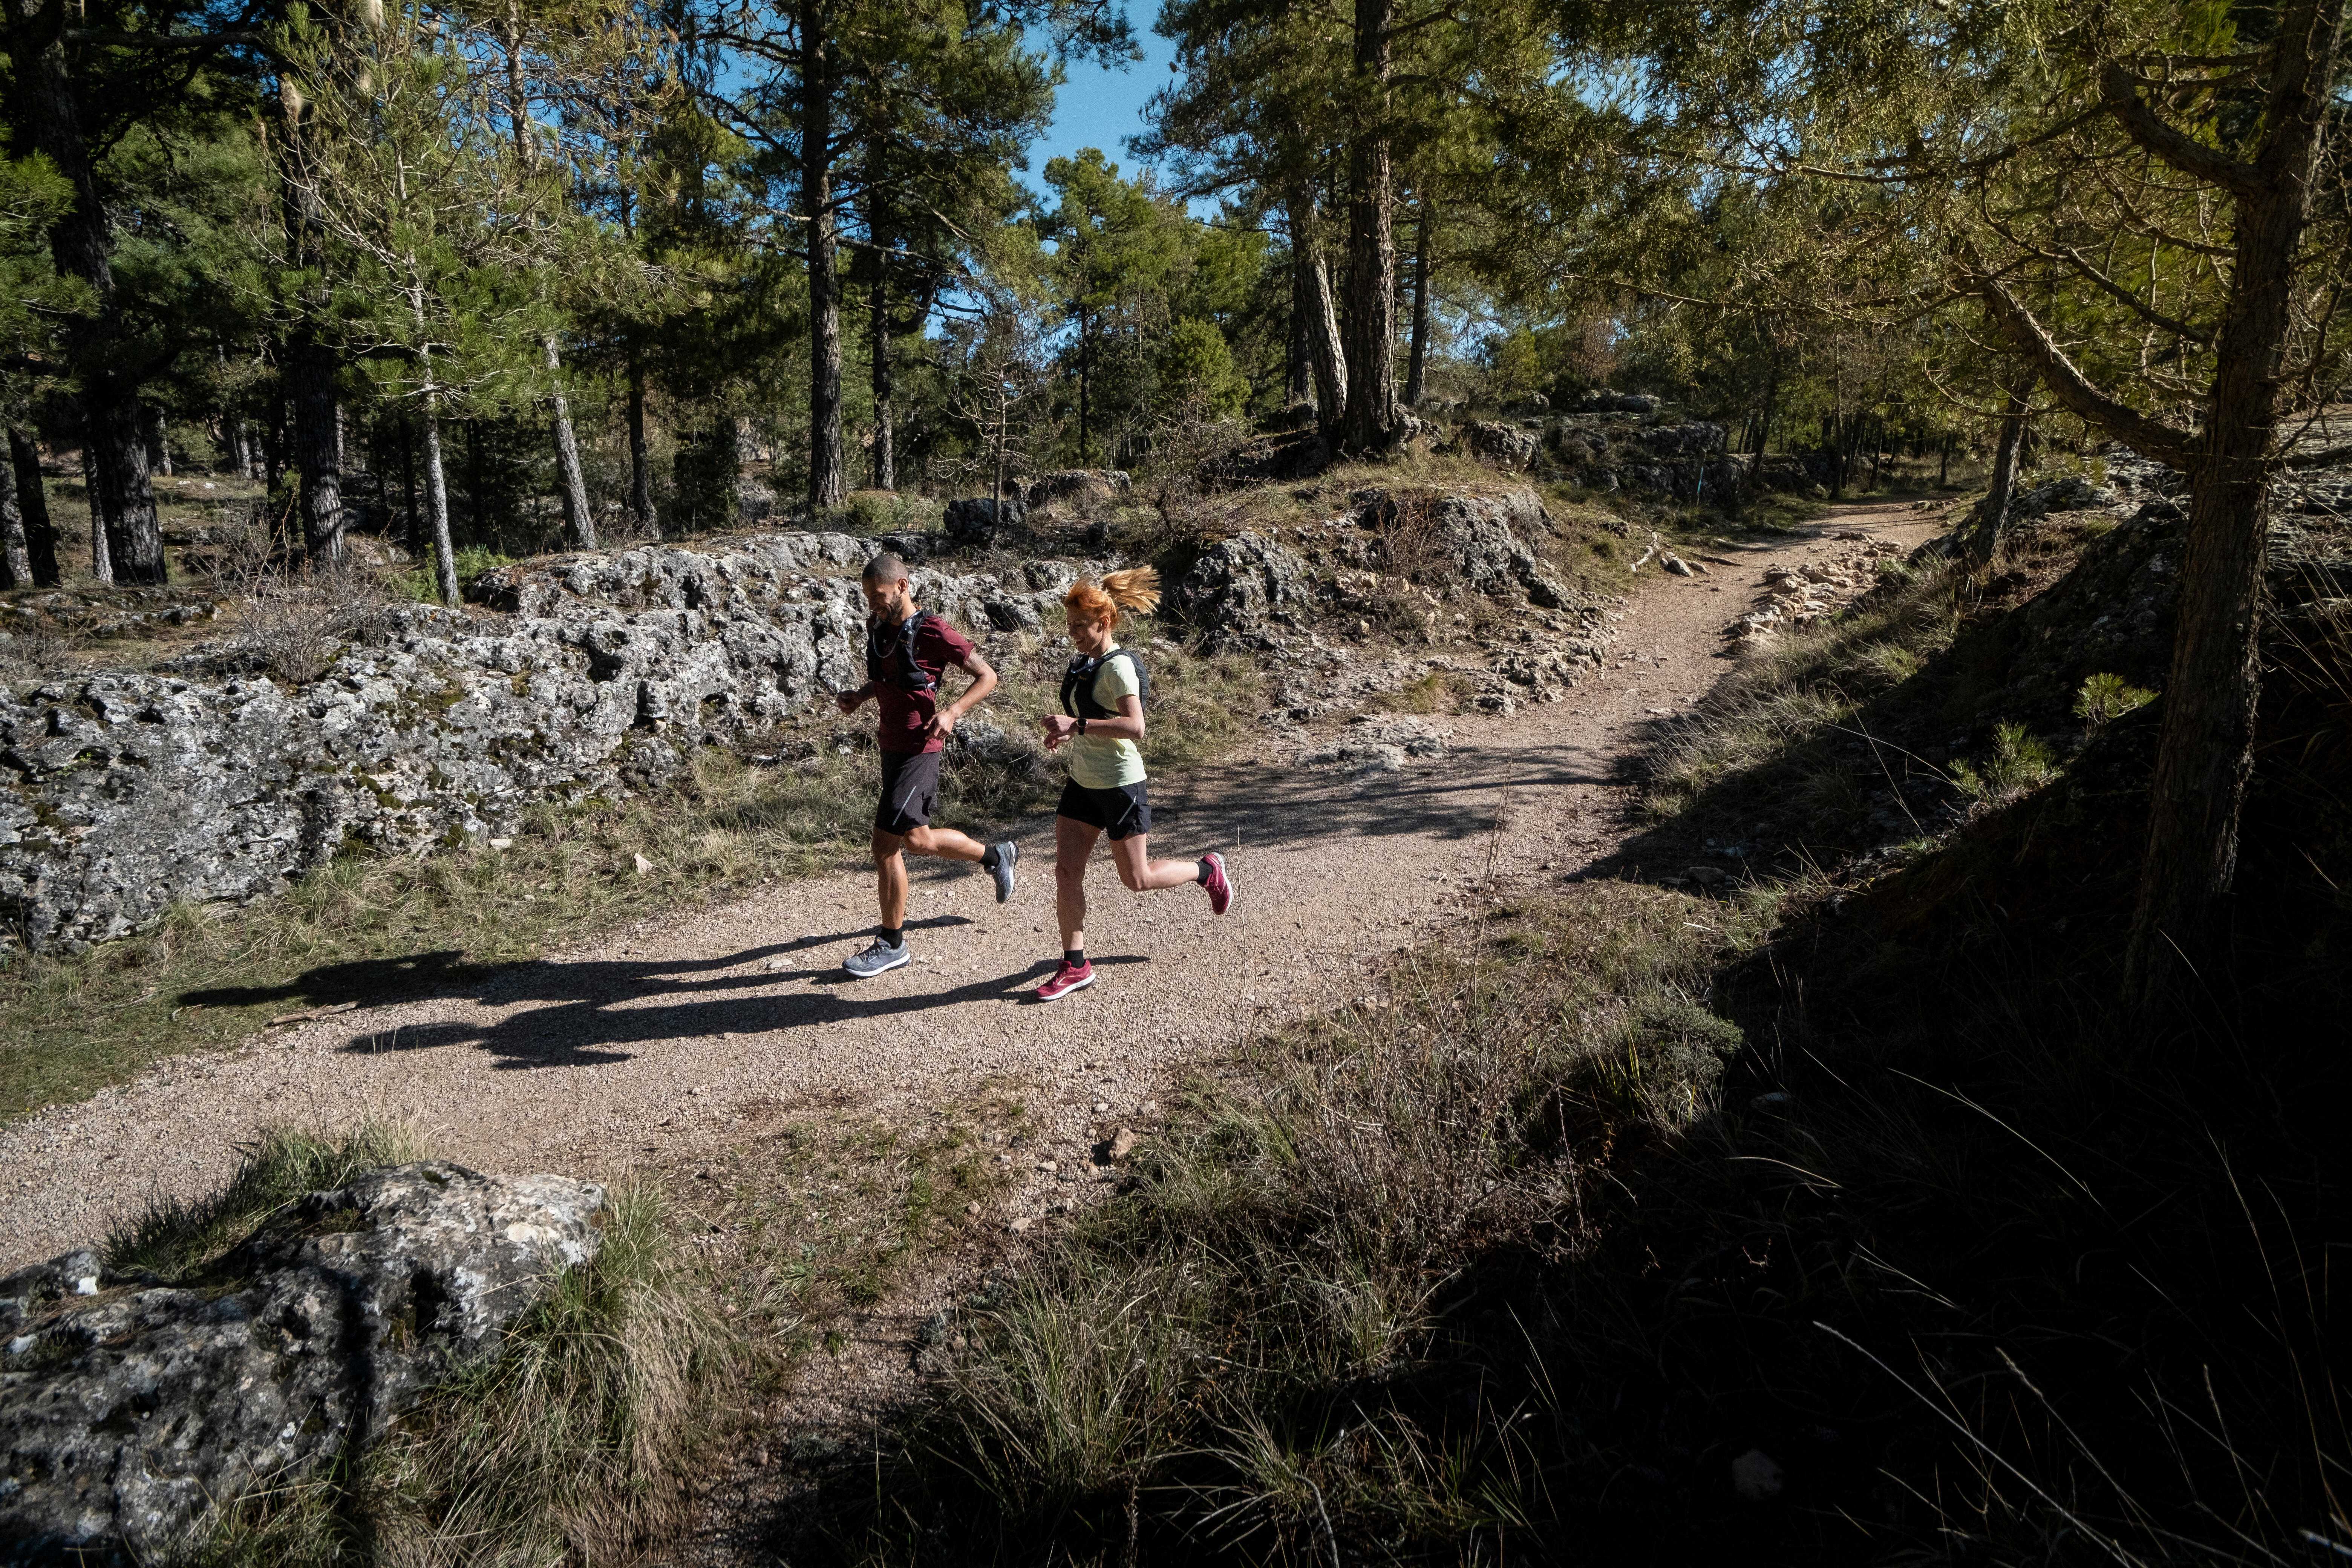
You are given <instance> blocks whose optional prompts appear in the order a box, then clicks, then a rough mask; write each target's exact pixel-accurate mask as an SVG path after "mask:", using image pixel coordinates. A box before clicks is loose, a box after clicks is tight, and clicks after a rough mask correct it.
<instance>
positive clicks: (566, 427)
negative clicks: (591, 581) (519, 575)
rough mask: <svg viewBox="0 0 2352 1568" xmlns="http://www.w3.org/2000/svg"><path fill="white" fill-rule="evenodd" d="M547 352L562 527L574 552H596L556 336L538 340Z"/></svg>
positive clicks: (591, 517) (593, 520)
mask: <svg viewBox="0 0 2352 1568" xmlns="http://www.w3.org/2000/svg"><path fill="white" fill-rule="evenodd" d="M540 342H541V346H542V347H544V348H545V349H546V350H547V368H548V371H549V373H550V374H551V376H552V377H553V378H554V380H555V479H556V483H557V484H558V486H559V487H560V488H561V490H562V501H563V524H564V527H565V528H566V529H567V530H569V531H570V532H571V534H572V545H573V547H574V548H575V549H580V550H593V549H595V548H596V519H595V517H594V515H593V514H592V513H591V512H590V511H589V510H588V481H587V479H585V478H583V476H582V474H581V472H580V443H579V441H578V440H577V439H575V438H574V437H573V436H572V402H571V400H570V399H569V398H567V397H565V396H564V395H563V379H562V377H563V362H562V358H561V357H560V356H559V355H558V354H557V353H556V352H555V335H554V334H553V333H552V332H551V333H549V334H548V335H547V336H546V337H544V338H542V339H541V340H540Z"/></svg>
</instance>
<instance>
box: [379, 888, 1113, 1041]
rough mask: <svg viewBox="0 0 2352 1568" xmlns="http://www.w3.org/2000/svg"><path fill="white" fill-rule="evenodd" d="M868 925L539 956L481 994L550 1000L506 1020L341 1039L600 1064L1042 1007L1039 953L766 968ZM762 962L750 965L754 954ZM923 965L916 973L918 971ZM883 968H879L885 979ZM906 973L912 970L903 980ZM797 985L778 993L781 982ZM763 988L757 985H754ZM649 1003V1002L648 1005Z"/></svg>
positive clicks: (508, 1000) (953, 920) (1043, 969)
mask: <svg viewBox="0 0 2352 1568" xmlns="http://www.w3.org/2000/svg"><path fill="white" fill-rule="evenodd" d="M971 923H972V922H971V921H970V920H969V919H968V918H967V917H965V916H962V915H935V916H933V917H931V918H930V919H929V920H920V921H908V922H907V926H908V930H909V931H922V930H937V929H941V928H947V927H954V926H963V925H970V924H971ZM865 934H866V928H863V927H861V928H860V929H858V930H856V931H841V932H836V933H834V934H832V935H827V936H811V937H803V938H801V939H799V940H798V941H796V942H778V943H774V944H772V945H769V946H764V947H755V948H748V949H745V950H743V951H741V952H733V953H730V954H727V955H725V956H723V957H715V958H709V959H701V960H687V961H664V960H656V959H648V960H642V961H625V962H614V961H612V960H583V961H581V962H578V963H550V962H541V963H534V964H529V965H526V966H524V967H522V968H520V969H519V970H512V971H509V972H508V973H504V974H502V975H500V976H499V979H498V982H497V984H494V985H490V986H486V987H483V988H482V991H481V992H480V993H479V994H478V995H477V996H476V998H475V999H476V1000H478V1001H480V1002H484V1003H488V1004H493V1005H512V1004H514V1003H518V1002H520V1003H531V1002H543V1003H546V1004H548V1005H545V1006H540V1007H531V1008H529V1009H528V1010H526V1011H523V1012H520V1013H518V1014H516V1015H515V1016H512V1017H509V1018H505V1019H500V1020H497V1021H486V1022H471V1021H465V1020H454V1019H453V1020H447V1021H443V1022H436V1023H428V1024H412V1025H409V1026H405V1027H402V1028H396V1029H392V1030H388V1031H383V1032H372V1033H368V1034H363V1035H355V1036H353V1037H352V1038H351V1039H350V1040H349V1041H347V1042H346V1043H345V1044H343V1045H342V1046H341V1047H339V1049H340V1050H341V1051H342V1052H344V1053H345V1054H349V1055H357V1056H381V1055H387V1054H392V1053H404V1052H409V1051H425V1050H437V1049H440V1048H442V1047H457V1046H470V1047H475V1048H477V1049H479V1050H482V1051H485V1052H487V1053H488V1054H489V1055H490V1056H491V1057H493V1058H496V1065H497V1066H498V1067H499V1068H562V1067H573V1068H576V1067H594V1066H598V1065H600V1064H604V1063H609V1062H621V1061H627V1060H629V1059H631V1058H633V1057H634V1056H635V1055H636V1052H635V1051H634V1050H629V1049H624V1048H619V1047H644V1046H647V1045H652V1044H659V1043H667V1042H670V1041H678V1040H687V1039H693V1038H698V1037H709V1036H712V1035H730V1034H731V1035H771V1034H774V1033H776V1032H778V1031H780V1030H786V1029H798V1028H806V1027H810V1026H815V1025H821V1024H842V1023H848V1022H853V1021H856V1020H858V1019H864V1018H891V1017H898V1016H904V1015H908V1014H918V1013H926V1012H929V1011H932V1010H934V1009H936V1008H940V1007H950V1006H954V1005H957V1004H959V1003H966V1002H1000V1003H1006V1004H1010V1005H1014V1006H1039V1005H1043V1004H1042V1003H1040V1002H1039V1000H1038V998H1037V994H1036V991H1035V986H1036V984H1037V983H1038V982H1039V981H1041V980H1043V979H1044V978H1045V976H1046V975H1047V974H1048V973H1051V972H1052V970H1053V961H1052V960H1051V959H1039V960H1037V961H1035V962H1034V963H1028V964H1026V965H1024V966H1023V967H1022V968H1020V969H1018V970H1015V971H1013V972H1012V973H1008V974H999V975H996V976H993V977H991V978H986V979H979V980H972V981H969V982H966V983H964V984H960V985H953V986H949V987H947V988H945V989H941V990H932V991H924V992H919V993H912V994H908V993H899V994H883V993H882V992H880V991H879V990H878V989H877V990H876V991H865V990H863V989H861V988H862V987H865V986H866V985H871V984H876V982H871V981H859V980H856V979H853V978H852V977H851V976H849V975H848V974H846V973H843V971H842V969H841V967H840V965H839V964H838V963H824V964H821V965H815V966H812V967H807V968H800V969H790V968H787V969H769V968H766V967H764V964H763V961H772V960H773V959H776V958H779V957H783V956H786V955H789V954H792V953H794V952H805V951H806V950H808V949H811V948H816V947H837V946H838V945H839V944H841V943H843V942H854V941H856V939H857V938H858V937H860V936H863V935H865ZM1094 962H1095V963H1097V964H1129V963H1150V959H1149V958H1146V957H1143V956H1140V955H1134V954H1100V955H1097V957H1096V958H1095V960H1094ZM752 964H762V965H763V966H762V967H760V968H754V969H747V968H746V966H747V965H752ZM916 973H919V972H916ZM880 978H881V977H879V976H877V981H878V980H880ZM900 983H901V984H903V983H904V982H903V980H902V981H901V982H900ZM780 987H784V988H791V989H788V990H786V991H785V993H784V994H781V995H779V994H776V992H777V990H778V988H780ZM754 990H756V991H757V992H758V993H759V994H746V993H749V992H751V991H754ZM648 1004H650V1005H648Z"/></svg>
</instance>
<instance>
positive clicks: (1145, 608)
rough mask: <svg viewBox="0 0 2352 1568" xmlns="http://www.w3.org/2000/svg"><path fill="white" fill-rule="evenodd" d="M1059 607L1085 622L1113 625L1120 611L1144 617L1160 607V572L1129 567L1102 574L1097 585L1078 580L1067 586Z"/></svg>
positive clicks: (1145, 567)
mask: <svg viewBox="0 0 2352 1568" xmlns="http://www.w3.org/2000/svg"><path fill="white" fill-rule="evenodd" d="M1062 603H1063V605H1065V606H1066V607H1067V608H1068V609H1070V610H1071V611H1073V612H1075V613H1076V614H1078V615H1082V616H1086V617H1087V619H1088V620H1096V621H1113V622H1116V621H1117V620H1118V613H1119V612H1120V611H1121V610H1133V611H1134V612H1136V613H1137V614H1138V615H1147V616H1148V615H1150V613H1151V612H1152V611H1154V610H1156V609H1158V608H1159V607H1160V569H1159V568H1158V567H1156V566H1130V567H1129V568H1128V569H1127V570H1126V571H1124V572H1106V573H1104V574H1103V580H1102V582H1101V583H1100V584H1095V583H1089V582H1087V580H1086V579H1085V578H1083V577H1081V578H1079V579H1078V580H1077V581H1076V583H1073V584H1070V591H1069V592H1068V593H1067V594H1066V595H1063V596H1062Z"/></svg>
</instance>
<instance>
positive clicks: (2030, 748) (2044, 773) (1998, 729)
mask: <svg viewBox="0 0 2352 1568" xmlns="http://www.w3.org/2000/svg"><path fill="white" fill-rule="evenodd" d="M2057 773H2058V759H2057V758H2055V757H2054V756H2053V755H2051V752H2050V748H2049V747H2048V746H2045V745H2043V744H2042V742H2041V741H2040V740H2038V739H2036V738H2035V737H2034V736H2033V735H2032V733H2031V732H2029V731H2027V730H2026V728H2025V726H2024V725H2022V724H2012V723H2003V724H1999V725H1996V726H1994V728H1993V751H1992V760H1991V761H1990V762H1989V763H1986V764H1985V766H1984V771H1983V772H1982V773H1979V772H1978V771H1977V770H1976V769H1975V768H1974V767H1973V766H1971V765H1970V764H1969V763H1953V764H1952V783H1953V784H1954V785H1956V786H1957V787H1958V790H1959V792H1960V793H1961V794H1962V795H1967V796H1968V797H1969V799H1970V800H1980V801H1994V800H2002V799H2006V798H2007V797H2009V796H2010V795H2021V794H2023V793H2024V792H2025V791H2027V790H2031V789H2039V788H2040V787H2041V786H2042V785H2043V784H2048V783H2049V782H2050V781H2051V780H2052V779H2053V777H2055V776H2056V775H2057Z"/></svg>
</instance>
